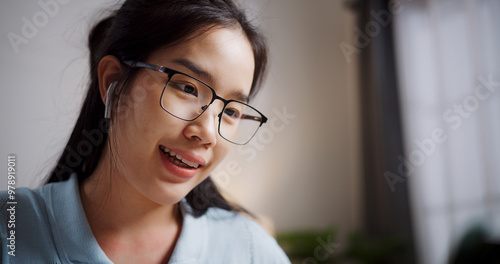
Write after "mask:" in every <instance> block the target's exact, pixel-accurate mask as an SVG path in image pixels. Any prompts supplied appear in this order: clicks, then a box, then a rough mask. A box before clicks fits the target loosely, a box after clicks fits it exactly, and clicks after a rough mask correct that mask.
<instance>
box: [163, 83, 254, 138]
mask: <svg viewBox="0 0 500 264" xmlns="http://www.w3.org/2000/svg"><path fill="white" fill-rule="evenodd" d="M212 96H213V93H212V90H211V89H210V88H209V87H208V86H206V85H205V84H203V83H202V82H200V81H198V80H196V79H193V78H191V77H189V76H186V75H182V74H174V75H173V76H172V77H171V78H170V80H169V81H168V82H167V84H166V85H165V88H164V89H163V93H162V98H161V106H162V107H163V109H165V111H167V112H168V113H170V114H171V115H173V116H176V117H178V118H180V119H183V120H187V121H190V120H194V119H196V118H197V117H198V116H200V115H201V114H203V112H204V111H205V110H206V109H207V107H208V105H209V104H210V102H211V101H212ZM261 119H262V118H261V115H260V113H259V112H257V111H256V110H255V109H253V108H252V107H250V106H248V105H246V104H244V103H240V102H236V101H231V102H229V103H228V104H227V105H226V106H225V107H224V109H223V111H222V115H221V116H220V119H219V120H220V122H219V134H220V135H221V136H222V137H223V138H225V139H226V140H228V141H231V142H233V143H236V144H245V143H247V142H248V141H249V140H250V139H251V138H252V137H253V135H254V134H255V132H257V130H258V129H259V127H260V124H261Z"/></svg>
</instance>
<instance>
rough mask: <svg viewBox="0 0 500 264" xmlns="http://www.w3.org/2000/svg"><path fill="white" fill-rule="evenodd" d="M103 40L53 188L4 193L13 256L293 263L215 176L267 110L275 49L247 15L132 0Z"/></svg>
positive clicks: (222, 0)
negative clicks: (260, 92) (265, 88)
mask: <svg viewBox="0 0 500 264" xmlns="http://www.w3.org/2000/svg"><path fill="white" fill-rule="evenodd" d="M89 48H90V78H91V79H90V84H89V90H88V93H87V96H86V98H85V100H84V103H83V107H82V109H81V113H80V116H79V117H78V120H77V123H76V125H75V128H74V130H73V132H72V134H71V136H70V139H69V141H68V144H67V146H66V148H65V149H64V151H63V153H62V155H61V157H60V159H59V161H58V163H57V166H56V167H55V168H54V170H53V171H52V173H51V174H50V177H49V178H48V180H47V184H46V185H44V186H43V187H42V188H40V189H36V190H28V189H19V190H16V193H15V194H12V193H11V194H10V195H9V194H8V193H6V192H3V193H1V197H0V198H1V200H0V204H1V205H2V210H1V213H2V220H3V221H5V222H4V223H2V224H1V225H0V226H1V227H0V231H1V242H2V244H3V245H2V247H1V251H2V263H238V264H240V263H266V264H267V263H289V260H288V259H287V257H286V255H285V254H284V253H283V251H282V250H281V248H280V247H279V246H278V245H277V243H276V241H275V240H274V239H273V238H272V237H271V236H270V235H268V234H267V233H266V232H265V231H264V230H263V229H262V228H261V227H260V226H259V225H258V224H257V223H256V222H254V221H253V220H251V219H250V218H248V217H246V216H244V214H245V213H246V212H245V211H244V210H243V209H242V208H240V207H237V206H235V205H232V204H230V203H228V202H227V201H226V200H225V199H224V198H223V197H222V196H221V194H220V193H219V191H218V190H217V188H216V186H215V185H214V183H213V182H212V181H211V179H210V178H209V175H210V172H211V171H212V170H213V169H214V168H215V167H216V166H217V164H219V162H220V161H221V160H222V159H223V158H224V157H225V156H226V154H227V153H228V151H229V149H230V148H231V146H232V145H234V144H245V143H247V142H248V141H249V140H250V139H251V138H252V136H253V135H254V134H255V133H256V132H257V130H258V128H259V127H260V126H261V125H263V124H264V123H265V122H266V119H267V118H266V117H265V116H264V115H263V114H262V113H261V112H259V111H258V110H257V109H255V108H253V107H252V106H250V105H249V104H248V101H249V98H252V96H254V95H255V93H256V92H257V89H258V87H259V85H260V83H261V81H262V77H263V74H264V72H265V67H266V59H267V54H266V46H265V41H264V39H263V36H262V35H261V33H260V32H259V30H258V29H256V28H255V27H253V26H252V25H251V24H250V23H249V21H248V20H247V18H246V16H245V14H244V13H243V12H242V11H241V10H240V9H238V8H237V6H235V4H234V3H232V2H231V0H156V1H153V0H127V1H125V2H124V3H123V4H122V5H121V7H120V8H119V9H118V10H117V11H115V12H114V13H113V14H111V15H110V16H109V17H108V18H106V19H104V20H102V21H100V22H99V23H98V24H97V25H96V26H95V27H94V28H93V29H92V31H91V33H90V35H89ZM10 208H14V209H15V210H14V213H12V212H13V210H7V209H10ZM242 213H243V214H242Z"/></svg>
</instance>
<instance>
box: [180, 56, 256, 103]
mask: <svg viewBox="0 0 500 264" xmlns="http://www.w3.org/2000/svg"><path fill="white" fill-rule="evenodd" d="M172 62H173V63H176V64H179V65H181V66H184V67H186V68H188V69H189V70H190V71H192V72H194V73H195V74H196V75H197V76H198V77H200V78H202V79H205V80H208V81H209V82H212V83H213V80H214V78H213V77H212V75H211V74H210V73H209V72H207V71H205V70H203V69H202V68H200V67H199V66H198V65H196V64H195V63H194V62H192V61H190V60H188V59H184V58H178V59H175V60H173V61H172ZM230 96H231V98H235V99H236V100H238V101H242V102H245V103H248V101H249V97H248V96H247V95H245V94H244V93H242V92H236V91H235V92H232V93H231V94H230Z"/></svg>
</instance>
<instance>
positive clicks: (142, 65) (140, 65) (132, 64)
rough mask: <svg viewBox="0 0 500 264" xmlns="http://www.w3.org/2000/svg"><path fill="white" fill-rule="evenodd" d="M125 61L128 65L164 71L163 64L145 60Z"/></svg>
mask: <svg viewBox="0 0 500 264" xmlns="http://www.w3.org/2000/svg"><path fill="white" fill-rule="evenodd" d="M123 63H125V64H127V65H128V66H130V67H133V68H146V69H150V70H153V71H159V72H164V71H163V68H164V67H163V66H158V65H153V64H149V63H145V62H140V61H132V60H124V61H123Z"/></svg>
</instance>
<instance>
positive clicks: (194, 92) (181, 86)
mask: <svg viewBox="0 0 500 264" xmlns="http://www.w3.org/2000/svg"><path fill="white" fill-rule="evenodd" d="M171 83H172V85H173V86H175V87H176V88H177V89H179V90H181V91H183V92H184V93H187V94H191V95H194V96H198V91H197V90H196V87H194V86H192V85H189V84H184V83H178V82H171Z"/></svg>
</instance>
